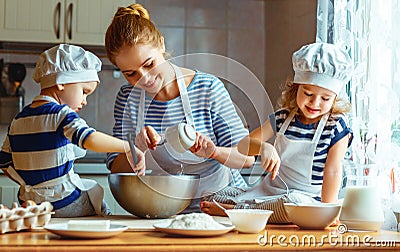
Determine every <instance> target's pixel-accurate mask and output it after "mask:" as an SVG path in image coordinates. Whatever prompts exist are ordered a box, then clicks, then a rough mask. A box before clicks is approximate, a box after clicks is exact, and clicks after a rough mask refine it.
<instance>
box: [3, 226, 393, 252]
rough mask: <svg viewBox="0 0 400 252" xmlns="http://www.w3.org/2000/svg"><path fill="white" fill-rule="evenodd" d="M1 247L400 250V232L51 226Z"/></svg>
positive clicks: (9, 238)
mask: <svg viewBox="0 0 400 252" xmlns="http://www.w3.org/2000/svg"><path fill="white" fill-rule="evenodd" d="M0 240H1V242H0V251H89V250H90V251H210V250H211V251H255V250H304V249H306V250H318V251H319V250H323V249H325V250H326V249H329V250H330V249H336V250H364V251H368V250H379V251H380V250H384V249H386V250H399V249H400V233H399V232H391V231H383V230H382V231H380V232H373V233H366V232H347V233H345V234H343V235H342V234H339V233H338V231H337V230H336V229H335V228H329V229H327V230H300V229H299V228H298V227H297V226H295V225H267V227H266V229H265V230H264V231H262V232H260V233H259V234H243V233H238V232H237V231H232V232H229V233H227V234H225V235H221V236H215V237H182V236H173V235H168V234H164V233H161V232H156V231H126V232H123V233H121V234H119V235H117V236H114V237H111V238H105V239H71V238H62V237H60V236H58V235H55V234H52V233H50V232H48V231H45V230H36V231H20V232H14V233H6V234H3V235H0Z"/></svg>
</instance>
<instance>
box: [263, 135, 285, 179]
mask: <svg viewBox="0 0 400 252" xmlns="http://www.w3.org/2000/svg"><path fill="white" fill-rule="evenodd" d="M260 155H261V166H262V167H263V168H264V169H265V170H266V171H268V172H272V175H271V179H275V177H276V175H277V174H278V171H279V167H280V165H281V159H280V158H279V155H278V152H277V151H276V149H275V147H274V146H272V145H271V144H270V143H267V142H263V143H262V145H261V153H260Z"/></svg>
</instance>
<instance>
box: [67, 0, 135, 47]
mask: <svg viewBox="0 0 400 252" xmlns="http://www.w3.org/2000/svg"><path fill="white" fill-rule="evenodd" d="M133 3H135V1H134V0H80V1H78V0H66V4H65V36H66V37H65V42H66V43H74V44H83V45H100V46H104V37H105V33H106V30H107V27H108V25H109V24H110V23H111V21H112V18H113V17H114V14H115V12H116V11H117V9H118V7H120V6H128V5H130V4H133Z"/></svg>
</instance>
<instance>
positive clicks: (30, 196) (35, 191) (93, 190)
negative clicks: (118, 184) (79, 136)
mask: <svg viewBox="0 0 400 252" xmlns="http://www.w3.org/2000/svg"><path fill="white" fill-rule="evenodd" d="M38 100H45V101H49V102H54V103H58V102H57V101H56V100H55V99H53V98H51V97H49V96H43V95H40V96H37V97H35V98H34V101H38ZM73 147H74V153H75V157H76V159H77V158H81V157H83V156H85V155H86V151H85V150H83V149H82V148H79V147H78V146H76V145H73ZM7 172H8V174H10V176H11V177H12V178H13V179H14V180H15V181H17V182H18V184H19V185H20V197H19V198H20V199H21V200H23V201H27V200H33V201H35V202H37V203H39V202H43V201H50V202H54V201H58V200H61V199H63V198H65V197H67V196H68V195H69V194H70V193H71V192H72V191H74V190H75V187H77V188H79V189H80V190H81V191H87V193H88V196H89V199H90V202H91V203H92V205H93V207H94V209H95V211H96V213H97V214H98V215H101V214H102V211H101V205H102V201H103V196H104V190H103V188H102V187H101V186H100V185H99V184H98V183H97V182H96V181H94V180H90V179H81V178H80V177H79V175H78V174H76V173H74V168H73V167H71V170H69V172H68V173H67V174H65V175H63V176H61V177H58V178H54V179H51V180H48V181H44V182H42V183H39V184H36V185H27V184H26V183H25V181H24V180H23V178H22V177H21V176H20V175H19V174H18V173H17V171H16V170H15V169H14V168H13V167H11V166H9V167H8V168H7ZM67 181H69V182H70V183H71V184H72V185H73V186H70V185H71V184H69V183H65V182H67ZM61 185H63V186H61ZM57 188H58V189H57Z"/></svg>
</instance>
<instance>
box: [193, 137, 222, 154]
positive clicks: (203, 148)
mask: <svg viewBox="0 0 400 252" xmlns="http://www.w3.org/2000/svg"><path fill="white" fill-rule="evenodd" d="M189 150H190V151H191V152H192V153H194V154H195V155H196V156H198V157H203V158H213V157H215V152H216V151H217V147H216V146H215V144H214V142H213V141H211V139H210V138H209V137H208V136H205V135H203V134H201V133H199V132H196V143H195V144H194V145H193V146H192V147H190V148H189Z"/></svg>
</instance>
